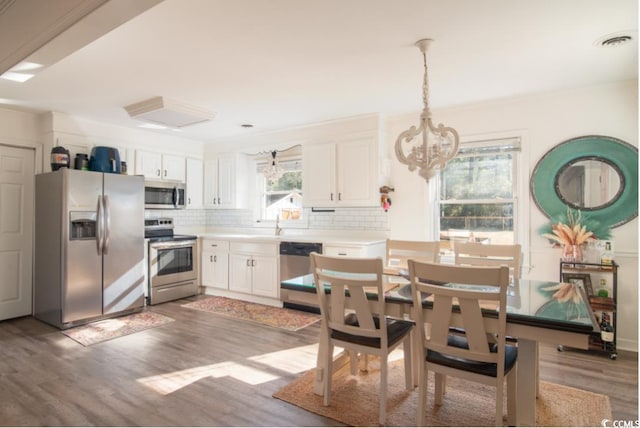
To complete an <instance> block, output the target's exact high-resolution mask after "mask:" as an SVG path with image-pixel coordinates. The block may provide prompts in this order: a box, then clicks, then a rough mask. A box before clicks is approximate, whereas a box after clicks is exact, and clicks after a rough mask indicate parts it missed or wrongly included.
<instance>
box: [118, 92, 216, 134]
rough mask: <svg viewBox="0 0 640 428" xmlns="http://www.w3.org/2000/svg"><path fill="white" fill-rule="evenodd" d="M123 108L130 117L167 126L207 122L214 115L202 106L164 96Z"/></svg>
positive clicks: (183, 125) (174, 126)
mask: <svg viewBox="0 0 640 428" xmlns="http://www.w3.org/2000/svg"><path fill="white" fill-rule="evenodd" d="M124 109H125V110H126V111H127V113H129V116H131V118H132V119H136V120H141V121H143V122H148V123H152V124H154V125H160V126H164V127H167V128H184V127H185V126H191V125H196V124H198V123H203V122H209V121H210V120H212V119H213V118H214V117H215V115H216V114H215V113H213V112H210V111H208V110H206V109H204V108H201V107H196V106H192V105H188V104H185V103H182V102H178V101H174V100H170V99H167V98H164V97H154V98H151V99H148V100H146V101H141V102H139V103H136V104H131V105H129V106H126V107H125V108H124Z"/></svg>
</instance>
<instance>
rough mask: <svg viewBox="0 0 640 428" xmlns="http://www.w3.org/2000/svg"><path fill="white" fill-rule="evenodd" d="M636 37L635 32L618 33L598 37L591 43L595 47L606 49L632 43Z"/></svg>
mask: <svg viewBox="0 0 640 428" xmlns="http://www.w3.org/2000/svg"><path fill="white" fill-rule="evenodd" d="M636 37H637V32H636V31H619V32H617V33H611V34H607V35H604V36H602V37H599V38H598V39H596V41H595V42H594V43H593V44H594V45H595V46H598V47H602V48H608V47H613V46H620V45H624V44H627V43H629V42H632V41H633V40H634V39H635V38H636Z"/></svg>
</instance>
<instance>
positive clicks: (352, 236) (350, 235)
mask: <svg viewBox="0 0 640 428" xmlns="http://www.w3.org/2000/svg"><path fill="white" fill-rule="evenodd" d="M180 233H184V232H183V231H180ZM189 233H191V234H194V235H198V237H200V238H204V239H222V240H229V241H237V240H251V241H262V242H281V241H282V242H285V241H288V242H319V243H322V244H325V245H327V244H330V245H346V246H349V245H374V244H380V243H384V242H385V241H386V236H385V235H384V233H381V232H352V231H348V230H306V229H303V230H300V229H298V230H283V231H282V233H281V234H280V235H276V234H275V233H274V231H273V229H264V228H262V229H261V228H256V229H222V228H221V229H217V230H206V231H203V230H201V231H194V230H190V231H189Z"/></svg>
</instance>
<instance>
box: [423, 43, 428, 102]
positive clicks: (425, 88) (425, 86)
mask: <svg viewBox="0 0 640 428" xmlns="http://www.w3.org/2000/svg"><path fill="white" fill-rule="evenodd" d="M422 58H423V63H424V80H423V81H422V102H423V104H424V108H428V107H429V73H428V67H427V52H426V51H423V52H422Z"/></svg>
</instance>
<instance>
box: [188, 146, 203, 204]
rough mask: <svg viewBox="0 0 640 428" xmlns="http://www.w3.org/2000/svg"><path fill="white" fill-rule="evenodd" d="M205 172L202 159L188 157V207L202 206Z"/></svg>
mask: <svg viewBox="0 0 640 428" xmlns="http://www.w3.org/2000/svg"><path fill="white" fill-rule="evenodd" d="M203 173H204V170H203V164H202V159H193V158H187V181H186V183H187V208H202V195H203V193H202V191H203V183H204V178H203Z"/></svg>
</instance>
